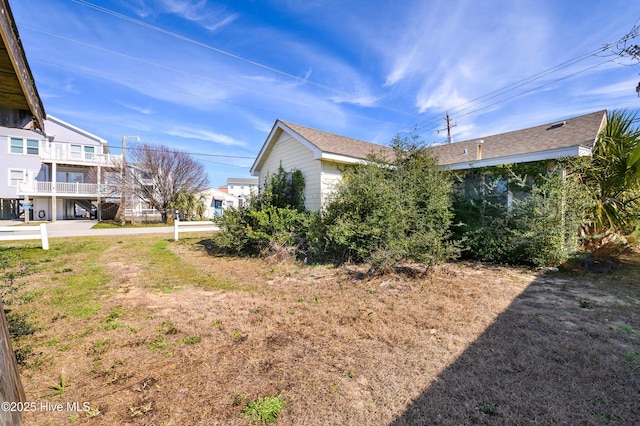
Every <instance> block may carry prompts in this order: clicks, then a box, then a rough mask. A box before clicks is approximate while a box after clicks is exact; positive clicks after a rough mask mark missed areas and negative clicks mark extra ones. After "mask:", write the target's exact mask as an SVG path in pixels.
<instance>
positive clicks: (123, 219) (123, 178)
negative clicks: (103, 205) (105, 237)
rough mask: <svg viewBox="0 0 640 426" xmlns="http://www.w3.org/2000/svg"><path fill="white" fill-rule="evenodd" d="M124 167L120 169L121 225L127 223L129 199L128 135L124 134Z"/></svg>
mask: <svg viewBox="0 0 640 426" xmlns="http://www.w3.org/2000/svg"><path fill="white" fill-rule="evenodd" d="M121 167H122V169H121V170H120V226H123V227H124V225H125V224H126V217H125V202H126V200H127V197H126V188H127V181H126V178H127V137H126V136H122V164H121Z"/></svg>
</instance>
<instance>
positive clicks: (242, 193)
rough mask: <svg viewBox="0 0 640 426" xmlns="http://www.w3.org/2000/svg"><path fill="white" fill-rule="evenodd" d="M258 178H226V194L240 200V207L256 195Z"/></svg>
mask: <svg viewBox="0 0 640 426" xmlns="http://www.w3.org/2000/svg"><path fill="white" fill-rule="evenodd" d="M258 184H259V180H258V178H227V186H226V192H228V193H229V194H231V195H234V196H236V197H238V198H239V199H240V203H241V205H242V204H243V203H244V201H245V200H247V199H248V198H249V197H250V196H252V195H255V194H257V193H258Z"/></svg>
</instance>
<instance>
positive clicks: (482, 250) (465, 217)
mask: <svg viewBox="0 0 640 426" xmlns="http://www.w3.org/2000/svg"><path fill="white" fill-rule="evenodd" d="M562 167H563V164H561V163H558V164H553V163H537V164H528V165H510V166H504V167H498V168H485V169H480V170H476V171H471V172H467V173H466V174H465V175H462V176H459V178H460V180H459V183H461V184H464V185H465V186H466V188H467V189H468V188H474V189H475V191H474V193H471V194H470V193H469V191H464V193H463V191H459V192H458V195H457V199H456V202H455V203H454V206H455V207H454V210H455V212H456V220H457V221H458V222H460V223H461V225H460V226H459V227H458V228H457V229H456V230H455V231H456V238H457V239H458V240H460V241H463V242H464V244H465V246H466V250H465V255H466V256H467V257H470V258H474V259H477V260H482V261H489V262H498V263H509V264H528V265H534V266H546V265H557V264H560V263H562V262H564V261H565V260H567V258H568V257H569V256H570V255H571V253H573V252H575V251H576V250H577V249H578V243H579V241H578V229H579V227H580V223H581V221H580V218H581V212H582V211H583V209H582V207H581V200H582V197H581V195H580V193H579V188H576V187H575V183H574V182H573V181H571V180H565V179H564V177H563V174H562V173H561V171H562ZM487 176H489V177H490V179H488V178H487ZM506 179H508V181H507V180H506ZM505 182H508V183H507V184H506V186H505ZM500 185H501V186H502V189H501V190H499V191H498V190H497V187H498V186H500ZM507 191H508V192H509V193H510V195H507ZM508 196H509V197H511V198H512V200H511V202H510V203H508V202H507V197H508Z"/></svg>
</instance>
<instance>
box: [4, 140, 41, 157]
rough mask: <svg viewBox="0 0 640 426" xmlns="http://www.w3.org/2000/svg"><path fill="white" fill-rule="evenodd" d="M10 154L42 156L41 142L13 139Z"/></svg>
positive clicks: (10, 144)
mask: <svg viewBox="0 0 640 426" xmlns="http://www.w3.org/2000/svg"><path fill="white" fill-rule="evenodd" d="M9 152H10V153H12V154H28V155H38V154H40V142H39V141H38V140H36V139H22V138H11V142H10V143H9Z"/></svg>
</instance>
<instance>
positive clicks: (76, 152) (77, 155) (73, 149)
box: [69, 145, 82, 160]
mask: <svg viewBox="0 0 640 426" xmlns="http://www.w3.org/2000/svg"><path fill="white" fill-rule="evenodd" d="M69 154H70V155H69V158H71V159H72V160H81V159H82V146H81V145H71V146H70V147H69Z"/></svg>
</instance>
